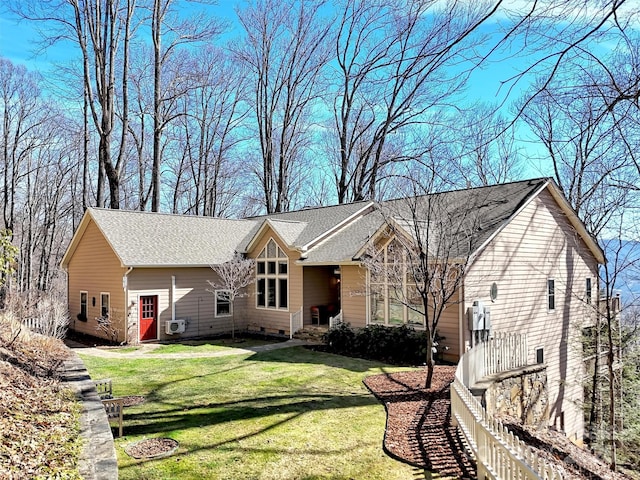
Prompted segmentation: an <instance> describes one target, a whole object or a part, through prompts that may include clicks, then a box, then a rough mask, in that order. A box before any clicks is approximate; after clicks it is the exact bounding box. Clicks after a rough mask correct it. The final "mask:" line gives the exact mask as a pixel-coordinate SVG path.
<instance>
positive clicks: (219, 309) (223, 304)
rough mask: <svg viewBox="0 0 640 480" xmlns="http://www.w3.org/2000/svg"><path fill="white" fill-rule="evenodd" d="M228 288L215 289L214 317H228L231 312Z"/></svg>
mask: <svg viewBox="0 0 640 480" xmlns="http://www.w3.org/2000/svg"><path fill="white" fill-rule="evenodd" d="M229 293H230V292H229V290H216V292H215V298H216V317H230V316H231V314H232V313H233V307H232V306H231V297H230V296H229Z"/></svg>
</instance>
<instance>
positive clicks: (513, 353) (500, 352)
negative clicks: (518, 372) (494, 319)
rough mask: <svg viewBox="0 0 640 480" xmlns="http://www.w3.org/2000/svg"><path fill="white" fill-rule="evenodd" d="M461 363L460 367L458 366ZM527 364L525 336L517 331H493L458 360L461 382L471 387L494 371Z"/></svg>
mask: <svg viewBox="0 0 640 480" xmlns="http://www.w3.org/2000/svg"><path fill="white" fill-rule="evenodd" d="M460 365H462V367H460ZM526 365H527V336H526V335H525V334H518V333H495V334H494V336H493V338H492V339H490V340H487V341H486V342H482V343H479V344H478V345H476V346H475V347H473V348H472V349H471V350H469V351H468V352H466V353H465V354H464V355H463V356H462V358H461V359H460V362H458V370H460V368H462V370H461V377H460V380H462V383H463V384H464V385H465V386H466V387H468V388H469V387H472V386H473V385H474V384H475V383H476V382H477V381H478V380H480V379H481V378H482V377H486V376H487V375H493V374H494V373H499V372H506V371H507V370H512V369H514V368H519V367H524V366H526Z"/></svg>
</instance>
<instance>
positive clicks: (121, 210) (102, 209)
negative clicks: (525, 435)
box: [87, 207, 254, 222]
mask: <svg viewBox="0 0 640 480" xmlns="http://www.w3.org/2000/svg"><path fill="white" fill-rule="evenodd" d="M87 210H92V211H98V212H113V213H116V212H117V213H133V214H142V215H149V216H150V215H161V216H164V217H178V218H198V219H204V220H225V221H233V222H247V221H249V222H251V221H254V220H253V219H252V218H250V217H247V218H228V217H211V216H209V215H192V214H189V213H170V212H150V211H148V210H129V209H124V208H106V207H87Z"/></svg>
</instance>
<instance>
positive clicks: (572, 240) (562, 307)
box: [465, 190, 597, 440]
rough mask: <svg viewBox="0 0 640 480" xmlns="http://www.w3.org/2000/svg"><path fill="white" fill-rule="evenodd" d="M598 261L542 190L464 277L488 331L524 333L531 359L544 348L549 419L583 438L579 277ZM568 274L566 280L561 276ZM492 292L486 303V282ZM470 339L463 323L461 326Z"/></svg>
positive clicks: (470, 298) (467, 302) (582, 306)
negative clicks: (551, 304) (485, 313)
mask: <svg viewBox="0 0 640 480" xmlns="http://www.w3.org/2000/svg"><path fill="white" fill-rule="evenodd" d="M596 272H597V265H596V261H595V259H594V258H593V256H592V255H591V253H590V252H589V250H588V249H587V247H586V245H585V244H584V243H583V242H582V240H581V239H580V238H579V236H578V235H577V233H576V232H575V230H574V229H573V228H572V226H571V225H570V223H569V222H568V219H567V218H566V216H565V215H564V213H563V212H562V211H561V210H560V208H559V207H558V205H557V204H556V202H555V201H554V200H553V198H552V197H551V195H550V194H549V193H548V192H547V191H546V190H545V191H543V192H542V193H541V194H540V195H539V196H538V197H536V198H535V199H534V200H533V201H532V202H531V203H530V204H529V205H528V206H527V207H526V208H525V209H524V210H523V211H522V212H521V213H520V214H519V215H518V216H517V217H516V218H515V219H513V220H512V221H511V222H510V223H509V225H508V226H507V227H506V228H505V229H504V230H503V231H502V232H501V233H500V234H499V235H498V236H497V237H496V238H495V239H494V240H493V242H492V243H491V244H490V245H489V246H488V248H487V249H486V250H485V251H483V252H482V253H481V255H480V257H479V258H478V259H477V261H476V262H475V263H474V264H473V265H472V267H471V268H470V270H469V272H468V275H467V278H466V280H465V307H466V308H468V307H470V306H471V304H472V302H473V301H474V300H482V301H483V302H484V303H485V305H486V306H489V307H490V309H491V323H492V327H493V330H494V331H502V332H526V333H527V335H528V347H529V361H530V363H534V362H535V348H536V347H543V348H544V359H545V364H546V365H547V379H548V387H549V399H550V406H549V414H550V423H551V424H555V425H556V426H557V427H558V428H559V427H560V419H561V417H562V413H563V412H564V430H565V432H566V433H567V435H568V436H569V437H571V438H575V439H578V440H581V439H582V434H583V420H582V411H581V400H582V380H583V365H582V361H581V343H580V331H581V324H582V322H583V321H584V320H585V316H588V312H586V311H585V304H584V302H583V298H584V288H585V287H584V285H585V278H586V277H592V278H594V282H595V278H596ZM548 279H554V280H555V304H556V305H555V310H553V311H549V309H548V299H547V280H548ZM567 279H568V280H567ZM493 282H495V283H496V284H497V287H498V296H497V298H496V300H495V302H491V299H490V296H489V292H490V288H491V284H492V283H493ZM465 332H466V335H467V337H466V339H467V341H468V340H469V331H468V328H465Z"/></svg>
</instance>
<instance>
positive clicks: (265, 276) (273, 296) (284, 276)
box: [256, 239, 289, 309]
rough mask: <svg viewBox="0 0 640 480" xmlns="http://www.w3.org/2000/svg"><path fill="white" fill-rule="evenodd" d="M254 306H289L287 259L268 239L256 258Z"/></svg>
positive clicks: (276, 245) (272, 241)
mask: <svg viewBox="0 0 640 480" xmlns="http://www.w3.org/2000/svg"><path fill="white" fill-rule="evenodd" d="M256 306H258V307H260V308H275V309H278V308H282V309H286V308H288V306H289V259H288V258H287V255H286V254H285V253H284V250H282V249H281V248H280V246H279V245H278V244H277V243H276V242H275V241H274V240H273V239H270V240H269V242H267V245H266V246H265V247H264V248H263V249H262V251H261V252H260V255H258V258H257V259H256Z"/></svg>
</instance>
